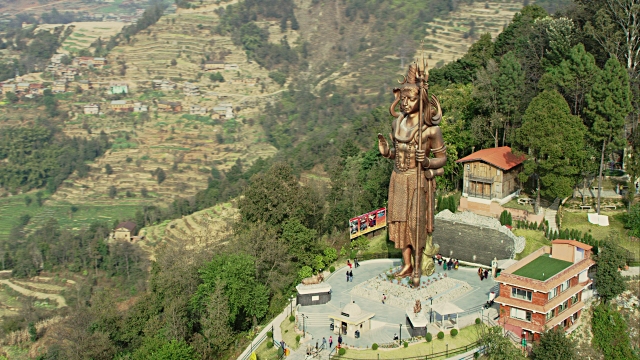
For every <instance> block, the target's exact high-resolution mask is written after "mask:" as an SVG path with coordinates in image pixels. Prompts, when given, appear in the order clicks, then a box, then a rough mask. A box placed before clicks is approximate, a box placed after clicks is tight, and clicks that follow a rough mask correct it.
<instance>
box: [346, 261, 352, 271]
mask: <svg viewBox="0 0 640 360" xmlns="http://www.w3.org/2000/svg"><path fill="white" fill-rule="evenodd" d="M347 266H348V267H349V269H351V266H352V265H351V261H349V259H347Z"/></svg>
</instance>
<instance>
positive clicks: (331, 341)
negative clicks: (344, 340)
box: [329, 336, 333, 349]
mask: <svg viewBox="0 0 640 360" xmlns="http://www.w3.org/2000/svg"><path fill="white" fill-rule="evenodd" d="M332 346H333V336H329V349H331V347H332Z"/></svg>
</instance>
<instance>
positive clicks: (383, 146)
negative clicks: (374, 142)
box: [378, 133, 389, 156]
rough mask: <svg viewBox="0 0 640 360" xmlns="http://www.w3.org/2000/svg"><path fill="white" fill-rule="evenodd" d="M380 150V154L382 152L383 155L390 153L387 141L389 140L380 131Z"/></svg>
mask: <svg viewBox="0 0 640 360" xmlns="http://www.w3.org/2000/svg"><path fill="white" fill-rule="evenodd" d="M378 151H380V154H382V156H387V155H389V144H388V143H387V140H386V139H385V138H384V136H382V134H380V133H378Z"/></svg>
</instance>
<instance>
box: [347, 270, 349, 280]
mask: <svg viewBox="0 0 640 360" xmlns="http://www.w3.org/2000/svg"><path fill="white" fill-rule="evenodd" d="M347 282H349V270H347Z"/></svg>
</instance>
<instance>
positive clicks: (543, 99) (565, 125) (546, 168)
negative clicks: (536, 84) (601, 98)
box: [517, 90, 586, 212]
mask: <svg viewBox="0 0 640 360" xmlns="http://www.w3.org/2000/svg"><path fill="white" fill-rule="evenodd" d="M585 131H586V128H585V126H584V124H583V123H582V121H581V120H580V118H579V117H577V116H573V115H571V111H570V110H569V106H568V105H567V102H566V101H565V100H564V98H562V96H561V95H560V94H559V93H558V92H557V91H555V90H552V91H543V92H542V93H540V94H539V95H538V96H536V97H535V98H534V99H533V100H532V101H531V103H530V104H529V107H528V108H527V111H526V112H525V114H524V116H523V118H522V127H521V128H520V129H519V131H518V137H517V145H518V146H519V147H520V148H521V149H522V150H523V152H525V153H527V154H528V156H527V160H525V163H524V171H523V172H522V173H520V175H519V177H520V181H522V182H525V181H527V179H528V178H530V177H531V178H533V179H534V180H535V181H536V185H537V187H538V188H539V189H540V191H539V192H538V195H537V201H536V203H535V205H536V212H537V210H538V209H537V208H538V206H539V205H538V204H540V195H544V196H546V197H549V198H556V197H560V198H563V197H566V196H569V195H571V193H572V192H573V187H574V184H575V183H576V181H577V179H579V178H580V168H579V166H578V165H579V164H580V162H581V159H582V158H583V157H585V156H586V153H585V145H584V136H585Z"/></svg>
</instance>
